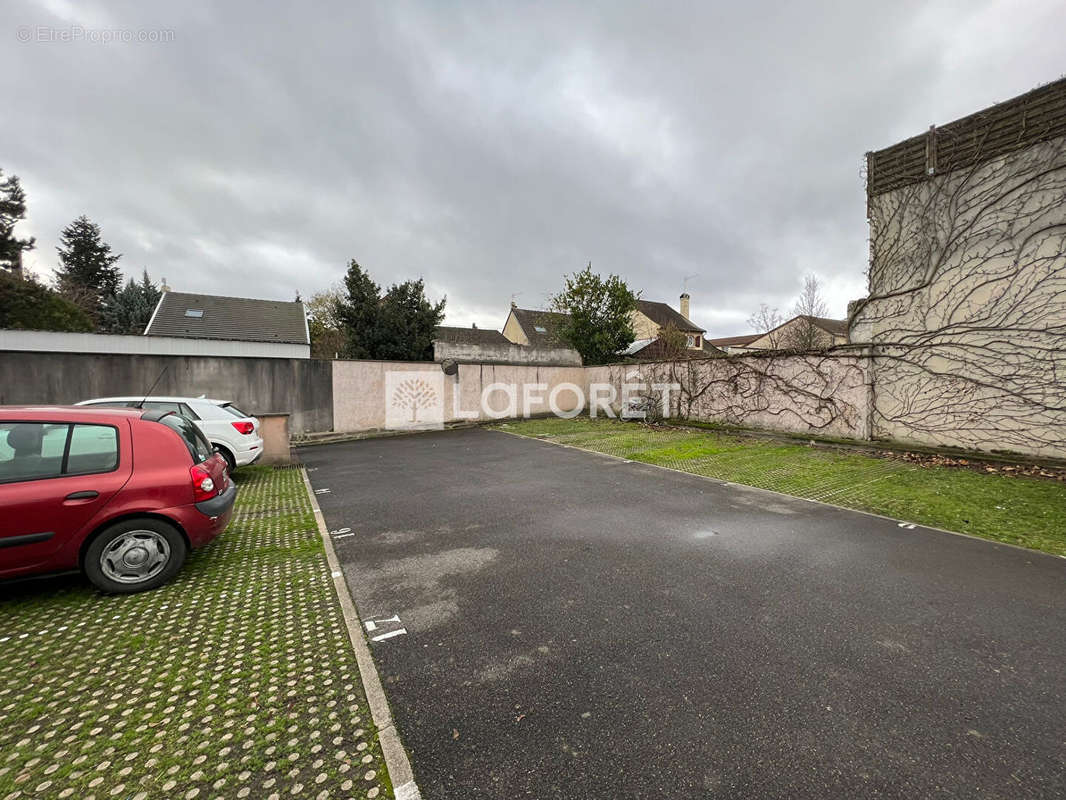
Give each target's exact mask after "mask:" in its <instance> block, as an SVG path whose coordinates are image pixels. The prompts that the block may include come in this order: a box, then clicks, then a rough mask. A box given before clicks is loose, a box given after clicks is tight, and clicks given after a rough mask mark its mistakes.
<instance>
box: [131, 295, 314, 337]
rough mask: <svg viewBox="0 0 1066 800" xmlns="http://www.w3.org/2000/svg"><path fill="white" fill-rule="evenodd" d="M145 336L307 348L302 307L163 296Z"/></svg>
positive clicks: (273, 302)
mask: <svg viewBox="0 0 1066 800" xmlns="http://www.w3.org/2000/svg"><path fill="white" fill-rule="evenodd" d="M144 332H145V334H146V335H150V336H178V337H182V338H191V339H228V340H235V341H242V342H284V343H288V344H309V342H308V340H307V322H306V319H305V317H304V305H303V303H298V302H297V303H289V302H285V301H280V300H252V299H251V298H247V297H219V296H217V295H211V294H189V293H187V292H164V293H163V296H162V298H160V300H159V305H158V306H156V310H155V314H154V315H153V316H152V319H151V321H150V322H149V323H148V327H147V328H146V329H145V331H144Z"/></svg>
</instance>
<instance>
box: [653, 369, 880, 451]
mask: <svg viewBox="0 0 1066 800" xmlns="http://www.w3.org/2000/svg"><path fill="white" fill-rule="evenodd" d="M641 371H642V373H643V375H644V376H645V378H646V388H645V391H644V393H643V396H644V398H645V400H646V402H645V403H644V404H643V407H644V408H646V409H652V408H654V409H659V408H661V404H662V396H663V392H664V391H665V390H664V389H662V388H658V389H656V388H655V387H656V386H659V387H663V386H673V387H676V388H675V389H673V390H671V391H670V394H669V400H670V409H669V416H672V417H675V418H678V419H696V420H705V421H717V422H723V423H727V424H733V425H744V426H753V427H767V428H774V429H778V430H791V431H801V432H818V433H823V434H828V435H836V436H850V437H859V438H861V437H865V436H866V429H865V423H866V406H867V404H866V371H865V368H864V365H863V363H862V359H861V358H856V357H854V356H852V355H848V354H846V353H839V352H835V351H822V352H782V351H766V352H761V353H750V354H745V355H736V356H727V357H721V358H705V359H688V360H679V361H668V362H661V363H655V364H645V365H642V366H641Z"/></svg>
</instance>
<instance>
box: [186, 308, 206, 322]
mask: <svg viewBox="0 0 1066 800" xmlns="http://www.w3.org/2000/svg"><path fill="white" fill-rule="evenodd" d="M203 315H204V310H203V309H202V308H187V309H185V316H187V317H192V318H194V319H200V318H201V317H202V316H203Z"/></svg>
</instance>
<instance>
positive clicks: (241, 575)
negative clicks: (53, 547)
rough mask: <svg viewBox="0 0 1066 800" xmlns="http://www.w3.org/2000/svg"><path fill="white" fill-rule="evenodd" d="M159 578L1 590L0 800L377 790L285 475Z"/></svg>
mask: <svg viewBox="0 0 1066 800" xmlns="http://www.w3.org/2000/svg"><path fill="white" fill-rule="evenodd" d="M239 483H240V495H239V500H238V506H237V513H236V514H235V516H234V520H233V522H232V523H231V525H230V527H229V529H228V530H227V531H226V532H225V533H224V534H223V535H222V536H221V537H220V538H219V539H218V540H216V541H215V542H214V543H212V544H211V545H209V546H208V547H206V548H204V549H202V550H199V551H197V552H195V553H193V554H192V555H191V556H190V558H189V561H188V562H187V563H186V565H185V568H184V570H183V571H182V572H181V574H180V575H179V576H178V578H177V579H176V580H175V581H173V582H172V583H170V584H168V585H167V586H164V587H162V588H160V589H157V590H155V591H153V592H146V593H143V594H138V595H130V596H107V595H103V594H100V593H98V592H96V591H95V590H93V589H92V588H90V587H89V586H88V585H87V584H86V583H85V582H84V581H83V580H82V579H81V578H80V577H77V576H63V577H56V578H48V579H38V580H31V581H22V582H17V583H8V584H6V585H0V800H21V798H39V797H42V798H43V797H47V798H63V797H71V798H75V799H76V800H88V798H95V799H96V800H100V799H101V798H112V797H117V798H121V799H122V800H127V799H128V798H134V797H136V798H145V799H147V798H156V797H160V798H162V797H166V798H171V797H173V798H193V797H196V798H216V797H224V798H235V797H236V798H239V797H245V796H247V797H250V798H269V797H270V796H272V795H274V794H275V793H277V794H280V795H282V796H286V797H293V796H297V797H309V798H317V797H323V798H325V797H345V798H347V797H354V798H372V797H391V795H392V790H391V787H390V785H389V779H388V775H387V772H386V770H385V764H384V760H383V758H382V755H381V751H380V748H379V746H378V742H377V737H376V735H375V732H374V729H373V724H372V722H371V719H370V713H369V710H368V708H367V705H366V700H365V698H364V696H363V691H362V683H361V681H360V678H359V670H358V667H357V666H356V662H355V656H354V653H353V652H352V649H351V643H350V642H349V641H348V634H347V629H346V628H345V626H344V623H343V618H342V616H341V613H340V608H339V606H338V604H337V601H336V597H335V594H334V590H333V584H332V579H331V576H330V571H329V567H328V565H327V563H326V558H325V552H324V550H323V546H322V542H321V539H320V537H319V533H318V530H317V527H316V524H315V519H314V516H313V514H312V511H311V505H310V502H309V499H308V496H307V491H306V488H305V486H304V484H303V479H302V476H301V473H300V472H299V471H298V470H271V469H270V468H268V467H255V468H245V469H243V470H241V472H240V473H239Z"/></svg>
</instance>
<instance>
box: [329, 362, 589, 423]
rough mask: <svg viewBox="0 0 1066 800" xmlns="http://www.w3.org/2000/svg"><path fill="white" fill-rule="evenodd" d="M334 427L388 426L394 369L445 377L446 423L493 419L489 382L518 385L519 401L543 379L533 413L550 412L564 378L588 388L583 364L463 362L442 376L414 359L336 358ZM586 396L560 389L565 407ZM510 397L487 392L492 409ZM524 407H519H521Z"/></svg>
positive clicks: (434, 366) (434, 378) (501, 407)
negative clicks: (485, 399)
mask: <svg viewBox="0 0 1066 800" xmlns="http://www.w3.org/2000/svg"><path fill="white" fill-rule="evenodd" d="M331 364H332V366H333V392H332V393H333V430H334V431H338V432H346V431H353V432H354V431H372V430H382V429H384V428H386V422H387V420H386V414H387V407H386V403H387V402H388V401H389V398H388V397H387V393H386V389H387V382H388V380H387V376H388V375H389V374H390V373H393V374H402V373H420V374H424V375H425V376H426V378H427V379H428V380H429V381H437V380H442V384H441V388H442V390H443V395H442V402H443V410H444V413H443V422H445V423H452V422H462V421H464V420H480V421H484V420H488V419H492V415H491V413H486V412H485V410H484V409H482V407H481V397H482V393H483V392H484V391H485V389H486V387H490V386H491V385H492V384H496V383H500V384H506V385H514V386H515V387H516V393H517V396H518V399H519V402H520V403H521V399H522V396H523V394H522V393H523V392H524V391H526V387H527V386H528V387H530V389H531V390H532V387H534V386H536V385H538V384H543V385H545V387H546V390H545V391H544V392H543V400H542V401H541V402H539V403H533V404H531V406H530V408H531V412H532V413H534V414H538V413H546V412H547V411H548V408H549V406H548V395H549V393H550V392H551V390H553V389H554V388H555V387H556V386H558V385H559V384H562V383H567V382H569V383H573V384H574V385H576V386H577V387H578V388H580V389H581V393H582V395H583V394H584V393H585V386H586V383H585V368H584V367H563V366H540V365H525V364H460V365H459V371H458V374H456V375H444V373H443V372H442V371H441V368H440V365H439V364H435V363H429V362H410V361H333V362H331ZM581 399H582V398H579V397H578V396H576V395H575V394H574V393H573V392H569V391H565V392H561V393H560V394H559V395H558V397H557V400H558V405H559V407H560V408H562V409H563V410H571V409H574V408H579V407H580V406H579V402H580V400H581ZM508 402H509V401H508V398H507V396H506V395H505V394H504V393H503V392H502V391H496V392H493V393H491V394H490V395H489V397H488V409H489V412H492V411H500V412H502V411H503V410H504V409H506V408H507V405H508ZM520 407H521V406H520Z"/></svg>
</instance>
